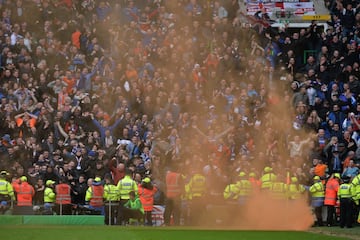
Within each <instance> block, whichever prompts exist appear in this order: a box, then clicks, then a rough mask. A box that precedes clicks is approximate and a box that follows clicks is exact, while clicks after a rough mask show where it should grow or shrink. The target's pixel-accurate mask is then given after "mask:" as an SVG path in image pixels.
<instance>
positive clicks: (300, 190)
mask: <svg viewBox="0 0 360 240" xmlns="http://www.w3.org/2000/svg"><path fill="white" fill-rule="evenodd" d="M305 190H306V189H305V188H304V186H303V185H301V184H299V182H298V179H297V177H291V178H290V184H289V187H288V198H289V199H290V200H297V199H299V198H301V197H302V196H303V194H304V192H305Z"/></svg>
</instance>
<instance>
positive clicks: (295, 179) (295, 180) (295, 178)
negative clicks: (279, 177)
mask: <svg viewBox="0 0 360 240" xmlns="http://www.w3.org/2000/svg"><path fill="white" fill-rule="evenodd" d="M290 180H291V182H292V183H297V181H298V179H297V177H292V178H291V179H290Z"/></svg>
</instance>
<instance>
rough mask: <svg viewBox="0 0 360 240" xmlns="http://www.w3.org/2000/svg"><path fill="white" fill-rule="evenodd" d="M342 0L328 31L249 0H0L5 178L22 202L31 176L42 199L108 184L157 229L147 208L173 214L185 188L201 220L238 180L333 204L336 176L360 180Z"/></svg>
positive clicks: (359, 109)
mask: <svg viewBox="0 0 360 240" xmlns="http://www.w3.org/2000/svg"><path fill="white" fill-rule="evenodd" d="M327 5H328V6H329V8H330V10H331V13H332V20H331V21H329V23H328V25H329V27H328V28H327V29H326V31H323V29H321V28H320V27H319V26H318V25H317V24H316V22H312V23H311V24H309V27H308V28H306V29H298V30H297V29H295V30H294V29H288V28H286V27H285V28H281V29H272V28H270V27H269V25H268V23H266V22H265V20H264V19H256V18H251V21H250V20H249V18H244V17H243V16H242V15H240V14H239V13H238V10H239V2H238V1H234V0H215V1H201V0H186V1H185V0H179V1H161V0H146V1H136V0H134V1H132V0H121V1H119V0H117V1H115V0H109V1H93V0H81V1H72V0H16V1H9V0H0V10H1V13H2V14H1V21H0V22H1V26H0V53H1V54H0V66H1V77H0V84H1V88H0V99H1V100H0V126H1V128H0V136H2V137H1V144H0V169H1V170H2V172H1V176H2V180H3V181H2V180H1V179H0V183H2V182H3V183H4V182H5V179H7V180H9V181H10V182H11V183H12V187H13V189H14V190H15V194H17V195H18V196H17V197H18V198H17V199H16V198H15V195H14V196H10V198H13V200H17V203H18V204H19V195H21V194H19V191H20V193H23V192H21V188H20V186H21V185H22V184H23V183H24V182H27V183H29V184H30V185H31V186H33V188H34V194H32V195H33V198H32V200H31V205H33V204H34V205H42V204H44V202H45V203H57V202H56V201H59V202H62V204H64V205H67V204H68V203H71V204H73V205H76V206H79V205H85V204H86V203H88V202H90V203H91V201H92V202H93V203H94V201H95V202H96V201H99V199H94V198H93V197H92V195H98V194H99V192H98V191H100V190H97V188H93V187H92V186H101V187H103V189H102V191H103V192H107V194H108V195H107V196H105V195H106V193H104V199H101V201H103V200H105V202H107V203H108V204H107V205H106V204H105V207H109V206H111V205H112V203H111V202H115V203H116V204H117V205H119V204H120V206H121V209H120V210H119V212H121V214H119V213H115V214H119V215H120V216H117V217H118V218H117V220H116V221H117V222H118V223H119V221H120V222H123V221H124V220H125V221H126V220H127V219H129V214H130V215H131V214H134V215H131V216H135V217H134V218H137V216H138V214H139V212H136V214H135V213H134V212H132V213H129V212H128V210H124V209H129V208H136V209H142V210H141V211H140V212H141V214H145V216H146V217H147V223H148V224H150V222H151V221H150V220H149V219H150V218H149V212H150V216H151V209H152V208H151V207H148V206H147V204H150V205H152V204H153V202H154V203H155V204H161V205H163V204H165V206H166V210H165V215H164V218H165V224H170V215H171V212H172V211H173V210H174V211H175V212H176V213H174V214H178V213H179V211H180V210H179V208H180V207H179V206H180V205H179V199H180V198H181V197H182V199H186V198H187V199H191V201H192V205H191V206H190V207H189V208H190V212H192V214H190V215H192V216H193V218H192V219H191V220H189V221H190V222H192V223H194V224H196V223H197V222H198V221H200V219H195V218H196V216H197V214H195V213H194V212H195V211H199V212H201V211H203V210H204V207H205V206H204V204H203V202H202V201H203V199H204V196H205V195H206V196H207V197H209V196H211V199H218V200H219V199H220V201H225V200H224V196H225V198H227V200H229V199H232V200H238V199H239V192H241V191H240V190H239V189H238V190H237V192H235V193H229V189H228V188H227V186H229V184H230V185H231V184H234V185H236V184H235V183H236V182H237V181H238V179H239V178H240V179H242V180H244V179H248V178H249V177H250V178H253V179H257V181H256V182H257V183H259V184H257V185H258V186H259V188H264V189H265V188H268V189H272V188H273V187H272V184H270V185H267V184H268V182H270V183H273V182H283V183H285V184H287V185H290V184H291V183H294V184H295V183H296V184H297V186H309V187H305V188H306V189H309V190H310V192H311V193H312V195H313V197H315V198H320V202H321V204H320V207H322V206H323V204H324V201H323V200H324V196H325V188H324V186H325V183H324V181H326V180H327V179H334V178H335V179H341V178H344V179H345V182H346V181H348V182H349V181H352V182H353V186H354V187H353V188H352V189H356V190H357V186H359V184H360V181H358V180H357V181H354V180H350V179H347V178H349V177H350V178H351V179H355V180H356V179H357V176H358V174H359V169H358V166H359V163H358V160H359V159H360V148H359V147H358V146H360V142H359V138H360V135H359V129H360V115H359V114H360V102H359V100H360V95H359V94H360V82H359V78H360V69H359V63H360V61H359V50H358V49H359V48H358V44H359V43H360V41H359V39H360V38H359V37H360V35H359V23H360V18H359V16H360V13H358V8H357V7H358V6H357V5H354V4H353V2H351V1H349V2H346V3H345V2H344V1H333V2H331V4H329V3H328V2H327ZM343 5H346V6H343ZM304 51H307V52H309V53H310V54H308V55H304ZM175 172H176V173H178V174H173V175H172V173H175ZM270 173H271V174H273V175H274V176H276V177H274V178H273V177H269V176H272V175H269V174H270ZM335 174H336V175H335ZM338 174H340V176H339V175H338ZM126 176H127V177H126ZM264 176H267V177H269V178H268V179H267V180H266V179H265V178H267V177H265V178H264ZM318 178H319V179H318ZM124 179H125V180H124ZM126 179H128V180H126ZM179 179H181V181H180V180H179ZM264 179H265V180H264ZM313 179H315V182H316V183H318V182H319V181H320V183H321V184H322V185H321V187H320V188H321V189H322V192H323V193H322V194H321V193H320V195H319V194H317V195H316V194H315V196H314V194H313V192H312V189H313V188H312V187H313V186H314V185H315V184H313ZM123 180H124V181H123ZM242 180H241V181H242ZM258 180H259V181H258ZM291 180H293V181H291ZM126 181H127V182H126ZM132 181H134V182H132ZM124 182H126V184H123V183H124ZM180 182H182V184H183V187H182V188H183V191H182V190H179V189H178V187H179V185H180ZM129 183H130V185H127V184H129ZM338 183H339V182H338ZM60 184H65V185H68V186H70V190H69V191H70V192H69V193H70V195H71V198H70V199H68V198H67V197H66V199H60V200H59V199H58V200H55V199H56V194H55V192H56V191H55V190H56V186H58V185H60ZM197 184H198V185H197ZM326 184H327V183H326ZM107 185H113V186H117V187H116V188H115V190H109V189H113V188H111V187H109V188H108V190H106V189H107V188H106V186H107ZM138 185H139V187H138ZM145 185H146V186H145ZM148 185H149V186H148ZM0 186H4V184H0ZM124 186H131V188H130V189H129V188H126V187H125V188H126V191H125V193H124V192H122V190H121V189H123V190H124ZM237 186H239V185H237ZM3 188H4V187H2V189H1V191H3V192H4V190H3ZM240 188H241V187H240ZM285 188H286V189H288V190H287V191H288V192H289V191H290V188H289V186H287V187H286V186H285V187H284V189H282V188H281V191H282V192H283V191H285ZM30 189H31V187H30ZM46 189H49V190H46ZM64 189H65V190H64V191H65V192H66V191H67V190H66V187H65V188H64ZM99 189H100V188H99ZM141 189H142V190H141ZM144 189H145V190H144ZM169 189H171V191H170V190H169ZM224 189H225V192H224ZM295 189H296V191H300V190H301V189H300V188H299V187H296V188H295ZM326 189H327V190H328V188H326ZM337 189H338V187H337ZM337 189H336V192H337ZM57 190H59V189H57ZM1 191H0V195H1V194H2V192H1ZM46 191H48V192H46ZM51 191H52V194H51ZM59 191H63V190H59ZM112 191H119V192H118V193H119V196H118V197H114V198H112V196H110V197H109V194H110V195H111V193H112ZM304 191H305V190H304ZM351 191H352V193H353V194H352V195H353V196H352V197H353V198H354V200H355V201H358V198H357V197H359V198H360V195H359V196H358V193H357V192H359V193H360V190H357V191H355V190H354V191H353V190H351ZM100 192H101V191H100ZM134 192H135V193H136V194H135V195H134ZM144 192H146V194H145V197H144ZM301 192H302V190H301ZM229 194H230V195H229ZM246 194H248V193H243V194H240V196H241V195H246ZM287 194H288V193H287ZM65 195H66V194H65ZM120 195H121V196H120ZM136 195H139V196H140V200H141V203H142V205H143V207H142V208H141V207H139V205H141V204H139V202H138V200H136V199H137V197H136ZM50 196H51V197H50ZM289 196H290V197H289ZM47 197H49V198H51V199H48V198H47ZM287 197H289V198H291V197H293V195H291V194H290V195H289V194H288V195H287ZM148 198H151V199H152V200H151V201H150V202H147V200H148ZM335 198H336V196H335ZM339 199H341V195H340V196H339ZM214 201H215V200H214ZM216 201H217V200H216ZM109 202H110V203H109ZM331 204H332V206H334V205H335V204H336V201H335V202H334V203H331ZM90 205H91V204H90ZM117 205H116V206H117ZM348 205H349V204H348ZM94 206H95V207H96V206H97V205H96V204H95V205H94ZM124 206H127V207H126V208H125V207H124ZM344 206H345V204H344ZM316 207H317V208H318V206H315V208H316ZM116 209H117V207H113V210H116ZM329 209H330V208H329ZM100 211H102V212H104V210H101V209H100ZM347 211H350V210H347ZM105 212H109V210H108V209H107V211H105ZM316 212H317V216H318V214H319V209H318V210H317V211H316ZM320 212H321V209H320ZM113 216H114V215H113ZM356 218H357V215H356ZM109 221H110V220H109V219H108V221H107V224H109ZM116 221H115V222H116ZM174 221H175V224H179V221H180V220H179V218H176V219H174ZM327 222H328V224H330V225H331V224H333V223H332V222H330V220H329V221H327ZM110 223H114V222H110ZM318 223H319V225H321V224H322V222H321V221H320V219H318ZM342 226H343V225H342ZM347 226H349V227H350V226H351V224H347Z"/></svg>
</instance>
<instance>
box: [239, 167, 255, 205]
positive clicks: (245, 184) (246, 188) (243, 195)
mask: <svg viewBox="0 0 360 240" xmlns="http://www.w3.org/2000/svg"><path fill="white" fill-rule="evenodd" d="M238 177H239V180H238V181H237V182H236V185H237V187H238V201H239V204H240V205H244V204H245V203H246V201H247V199H248V198H249V196H250V195H251V194H252V191H253V187H252V184H251V182H250V181H249V180H248V179H247V177H246V173H245V172H240V173H239V176H238Z"/></svg>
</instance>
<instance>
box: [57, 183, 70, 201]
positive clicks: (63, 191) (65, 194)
mask: <svg viewBox="0 0 360 240" xmlns="http://www.w3.org/2000/svg"><path fill="white" fill-rule="evenodd" d="M55 192H56V203H57V204H71V195H70V192H71V188H70V186H69V185H68V184H66V183H60V184H58V185H56V187H55Z"/></svg>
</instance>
